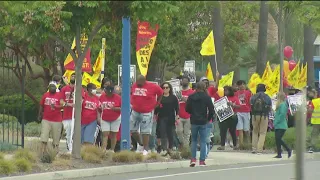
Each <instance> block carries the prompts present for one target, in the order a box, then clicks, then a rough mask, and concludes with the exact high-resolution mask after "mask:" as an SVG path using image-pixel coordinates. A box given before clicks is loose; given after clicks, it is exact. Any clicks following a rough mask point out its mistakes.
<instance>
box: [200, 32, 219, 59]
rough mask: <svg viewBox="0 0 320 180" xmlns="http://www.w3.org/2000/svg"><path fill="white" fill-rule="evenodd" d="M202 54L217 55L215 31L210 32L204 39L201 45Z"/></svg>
mask: <svg viewBox="0 0 320 180" xmlns="http://www.w3.org/2000/svg"><path fill="white" fill-rule="evenodd" d="M200 54H201V55H202V56H212V55H216V48H215V44H214V37H213V31H211V32H210V33H209V35H208V36H207V38H206V39H205V40H204V41H203V43H202V45H201V51H200Z"/></svg>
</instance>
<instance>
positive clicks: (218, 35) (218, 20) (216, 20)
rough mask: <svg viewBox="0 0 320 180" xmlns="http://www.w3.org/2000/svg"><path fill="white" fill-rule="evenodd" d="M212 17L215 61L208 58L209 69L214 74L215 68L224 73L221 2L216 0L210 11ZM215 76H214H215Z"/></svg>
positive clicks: (225, 66) (226, 69)
mask: <svg viewBox="0 0 320 180" xmlns="http://www.w3.org/2000/svg"><path fill="white" fill-rule="evenodd" d="M212 15H213V18H212V21H213V35H214V43H215V48H216V55H215V56H216V61H217V66H218V67H216V63H215V58H214V57H213V58H211V59H210V64H211V69H212V71H213V73H214V76H215V74H216V69H218V71H220V73H222V74H224V73H227V72H228V66H227V65H226V64H225V63H223V28H224V27H223V19H222V17H221V3H220V2H218V3H217V5H216V6H215V7H214V8H213V12H212ZM215 78H216V77H215Z"/></svg>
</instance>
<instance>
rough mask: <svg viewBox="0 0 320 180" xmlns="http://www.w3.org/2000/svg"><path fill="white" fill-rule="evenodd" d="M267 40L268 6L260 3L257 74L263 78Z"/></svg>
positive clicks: (263, 2)
mask: <svg viewBox="0 0 320 180" xmlns="http://www.w3.org/2000/svg"><path fill="white" fill-rule="evenodd" d="M267 38H268V4H267V3H266V2H265V1H261V2H260V20H259V35H258V56H257V61H256V64H257V69H256V72H257V73H258V74H259V75H260V76H262V74H263V71H264V67H265V65H266V62H267V44H268V43H267Z"/></svg>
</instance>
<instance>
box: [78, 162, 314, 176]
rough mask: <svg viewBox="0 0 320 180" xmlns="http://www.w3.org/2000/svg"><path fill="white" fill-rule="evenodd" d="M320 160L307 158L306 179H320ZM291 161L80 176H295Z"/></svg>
mask: <svg viewBox="0 0 320 180" xmlns="http://www.w3.org/2000/svg"><path fill="white" fill-rule="evenodd" d="M319 167H320V161H312V160H310V161H306V164H305V180H319V177H320V170H319ZM294 168H295V166H294V162H293V161H280V162H269V163H254V164H238V165H227V166H208V167H195V168H182V169H168V170H160V171H148V172H137V173H126V174H117V175H110V176H97V177H90V178H82V179H79V180H105V179H108V180H195V179H197V180H201V179H203V180H206V179H216V180H220V179H221V180H235V179H236V180H294V179H295V170H294Z"/></svg>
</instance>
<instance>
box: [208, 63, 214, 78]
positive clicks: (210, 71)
mask: <svg viewBox="0 0 320 180" xmlns="http://www.w3.org/2000/svg"><path fill="white" fill-rule="evenodd" d="M206 77H207V78H208V80H209V81H213V80H214V78H213V72H212V69H211V65H210V62H209V63H208V65H207V70H206Z"/></svg>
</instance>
